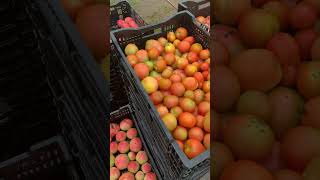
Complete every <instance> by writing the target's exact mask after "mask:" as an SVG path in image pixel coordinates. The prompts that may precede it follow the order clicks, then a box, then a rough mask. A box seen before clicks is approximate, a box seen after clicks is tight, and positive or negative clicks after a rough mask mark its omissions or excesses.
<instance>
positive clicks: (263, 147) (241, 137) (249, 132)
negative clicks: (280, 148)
mask: <svg viewBox="0 0 320 180" xmlns="http://www.w3.org/2000/svg"><path fill="white" fill-rule="evenodd" d="M223 138H224V142H225V144H226V145H228V146H229V147H230V148H231V150H232V152H233V153H234V155H235V156H236V157H238V158H240V159H249V160H261V159H263V158H265V157H266V156H267V155H268V154H269V153H270V152H271V150H272V146H273V143H274V140H275V137H274V134H273V132H272V130H271V128H270V127H269V126H268V125H267V124H266V123H265V122H264V121H263V120H261V119H259V118H258V117H256V116H253V115H235V116H233V117H231V118H230V120H229V122H228V124H227V126H226V128H225V130H224V132H223Z"/></svg>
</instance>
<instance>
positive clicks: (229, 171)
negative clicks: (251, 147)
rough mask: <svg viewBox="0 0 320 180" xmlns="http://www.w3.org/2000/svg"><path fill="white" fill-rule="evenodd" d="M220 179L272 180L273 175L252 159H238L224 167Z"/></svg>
mask: <svg viewBox="0 0 320 180" xmlns="http://www.w3.org/2000/svg"><path fill="white" fill-rule="evenodd" d="M220 180H273V176H272V174H271V173H270V172H268V171H267V170H266V169H265V168H263V167H262V166H260V165H258V164H257V163H255V162H253V161H248V160H239V161H237V162H233V163H231V164H230V165H229V166H228V167H226V168H225V170H224V171H223V173H222V175H221V177H220Z"/></svg>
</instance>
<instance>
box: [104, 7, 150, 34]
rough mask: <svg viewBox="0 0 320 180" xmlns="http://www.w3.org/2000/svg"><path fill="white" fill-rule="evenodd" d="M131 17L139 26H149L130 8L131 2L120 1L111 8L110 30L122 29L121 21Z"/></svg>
mask: <svg viewBox="0 0 320 180" xmlns="http://www.w3.org/2000/svg"><path fill="white" fill-rule="evenodd" d="M127 17H130V18H132V20H133V21H134V22H135V23H136V24H137V25H138V26H139V27H141V26H145V25H147V24H146V22H145V21H144V20H143V19H142V18H141V16H140V15H139V14H138V13H137V12H136V11H135V10H134V9H133V8H132V7H131V6H130V4H129V1H120V2H119V3H117V4H115V5H112V6H110V25H111V26H110V28H111V30H116V29H120V28H121V27H120V26H119V20H125V18H127Z"/></svg>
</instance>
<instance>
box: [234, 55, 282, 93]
mask: <svg viewBox="0 0 320 180" xmlns="http://www.w3.org/2000/svg"><path fill="white" fill-rule="evenodd" d="M257 58H258V59H259V61H256V59H257ZM230 69H231V70H232V71H233V72H234V73H235V74H236V75H237V77H238V80H239V82H240V86H241V90H259V91H263V92H266V91H269V90H270V89H272V88H274V87H275V86H276V85H277V84H278V83H279V82H280V81H281V78H282V72H281V66H280V64H279V62H278V61H277V57H276V56H275V55H274V54H273V53H272V52H271V51H269V50H266V49H250V50H246V51H243V52H241V53H240V54H238V55H237V56H236V57H235V58H233V59H232V60H231V62H230Z"/></svg>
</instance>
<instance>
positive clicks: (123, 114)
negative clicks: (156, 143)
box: [110, 105, 163, 179]
mask: <svg viewBox="0 0 320 180" xmlns="http://www.w3.org/2000/svg"><path fill="white" fill-rule="evenodd" d="M125 118H129V119H131V120H133V122H134V127H135V128H136V129H137V131H138V134H139V138H140V139H141V142H142V147H143V149H144V151H145V152H146V153H147V155H148V158H149V162H150V164H151V167H152V172H154V173H155V174H156V175H157V179H163V178H162V177H161V176H160V174H159V171H158V166H157V164H156V163H155V161H156V160H157V159H155V158H154V157H153V156H152V153H151V149H150V147H149V146H150V144H148V143H147V141H146V139H148V137H146V136H144V134H143V133H142V131H143V129H141V128H140V126H138V125H139V122H138V121H141V119H140V118H139V117H138V116H136V112H135V111H134V110H133V109H132V108H131V106H130V105H125V106H122V107H120V108H119V109H117V110H115V111H113V112H111V114H110V123H118V124H119V123H120V122H121V121H122V120H123V119H125Z"/></svg>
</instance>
